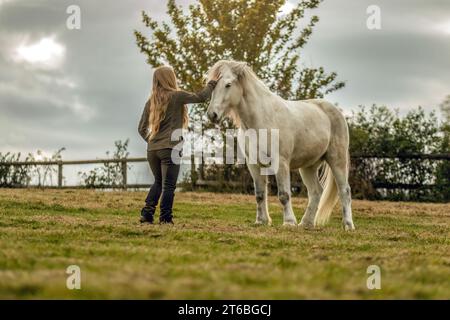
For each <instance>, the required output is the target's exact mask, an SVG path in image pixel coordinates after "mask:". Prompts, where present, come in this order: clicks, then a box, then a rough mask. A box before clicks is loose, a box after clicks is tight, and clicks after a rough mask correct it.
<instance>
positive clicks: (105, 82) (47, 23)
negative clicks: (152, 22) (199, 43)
mask: <svg viewBox="0 0 450 320" xmlns="http://www.w3.org/2000/svg"><path fill="white" fill-rule="evenodd" d="M177 2H178V3H179V4H183V5H184V6H185V7H186V5H187V4H189V3H191V2H192V1H187V0H184V1H177ZM165 3H166V1H159V0H158V1H139V0H133V1H114V2H113V1H106V0H101V1H88V0H83V1H72V0H67V1H66V0H64V1H49V0H35V1H25V0H12V1H10V2H6V3H3V4H2V5H1V6H0V110H1V113H0V135H1V136H2V140H0V151H2V152H3V151H7V150H13V149H14V150H23V151H32V150H36V149H38V148H41V149H46V150H48V151H52V150H56V149H58V148H59V147H62V146H65V147H67V148H68V150H67V152H65V156H66V157H67V158H82V157H87V158H92V157H97V156H102V155H103V154H104V151H105V150H106V149H111V148H112V146H113V141H114V140H117V139H123V138H127V137H129V138H131V144H130V150H131V153H132V155H135V156H142V155H144V154H145V146H144V142H143V141H141V139H140V137H139V136H138V135H137V133H136V124H137V121H138V119H139V116H140V113H141V110H142V107H143V104H144V102H145V100H146V99H147V97H148V95H149V90H150V76H151V68H150V67H149V66H148V65H146V64H145V57H144V56H143V55H142V54H140V53H139V51H138V49H137V48H136V46H135V44H134V37H133V34H132V32H133V30H134V29H140V30H145V28H144V27H143V25H142V23H141V20H140V12H141V10H146V11H147V12H149V13H150V15H151V16H152V17H155V18H157V19H158V20H163V19H165V12H166V7H165ZM377 3H378V4H379V5H380V7H381V9H382V22H383V29H382V30H381V31H373V32H372V31H368V30H367V29H366V27H365V23H366V18H367V15H366V12H365V11H366V8H367V6H368V5H369V4H372V1H367V0H346V1H333V0H326V1H324V2H323V3H322V5H321V7H320V9H318V10H316V11H315V12H314V13H316V14H318V15H319V17H320V18H321V21H320V23H319V25H318V26H317V28H316V29H315V31H314V33H313V35H312V38H311V40H310V42H309V43H308V45H307V47H306V49H305V52H304V54H303V60H302V63H303V64H304V65H305V66H322V65H323V66H325V67H326V69H327V70H328V71H337V72H338V74H339V79H342V80H346V81H347V87H346V88H345V89H343V90H341V91H339V92H336V93H333V94H330V95H329V97H327V98H329V99H330V100H332V101H335V102H338V103H339V104H340V105H341V106H343V107H345V108H346V109H347V110H349V109H350V108H354V107H355V106H357V105H359V104H366V105H368V104H372V103H379V104H382V103H383V104H387V105H390V106H393V107H400V108H401V109H402V110H406V109H408V108H411V107H415V106H416V105H418V104H422V105H425V106H426V107H427V108H431V107H434V106H436V105H437V103H438V102H439V101H440V100H442V99H443V98H444V96H445V94H448V93H450V92H446V86H445V84H447V83H449V81H450V78H449V73H448V72H446V70H449V69H450V68H449V67H450V65H449V61H448V59H446V58H447V57H448V56H449V53H450V44H449V40H450V36H446V35H444V34H440V33H438V32H436V31H435V30H431V29H432V28H431V26H433V25H435V24H437V23H439V22H441V21H445V19H450V14H449V13H450V3H449V2H448V1H418V0H413V1H410V0H408V1H406V0H397V1H392V0H390V1H387V0H379V1H377ZM72 4H78V5H79V6H80V7H81V14H82V29H81V30H79V31H71V30H68V29H66V27H65V23H66V18H67V14H66V12H65V11H66V8H67V6H69V5H72ZM48 36H55V39H56V40H57V41H58V42H60V43H62V44H63V45H64V46H65V48H66V56H65V60H64V62H63V64H62V65H61V66H60V68H58V69H56V70H31V69H27V68H26V67H24V65H21V64H16V63H14V62H12V61H11V60H8V58H7V57H9V56H10V53H11V50H12V49H13V47H14V45H17V43H18V42H19V41H20V40H22V39H26V38H27V39H28V41H29V42H35V41H38V40H39V39H41V38H42V37H48ZM70 83H74V84H76V86H75V87H72V86H70V85H68V84H70ZM449 91H450V90H449ZM441 96H442V97H441ZM77 102H78V103H79V104H80V105H85V106H86V108H89V110H90V112H92V115H91V116H90V117H83V115H82V114H80V112H82V110H81V111H80V110H77V108H76V103H77Z"/></svg>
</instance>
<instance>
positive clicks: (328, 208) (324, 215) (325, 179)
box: [314, 162, 338, 226]
mask: <svg viewBox="0 0 450 320" xmlns="http://www.w3.org/2000/svg"><path fill="white" fill-rule="evenodd" d="M322 172H323V173H322V176H321V177H320V184H321V185H322V187H323V188H324V190H323V193H322V196H321V197H320V202H319V207H318V209H317V214H316V218H315V220H314V225H315V226H323V225H325V224H326V223H327V222H328V220H329V219H330V216H331V213H332V212H333V208H334V206H335V205H336V202H337V200H338V189H337V186H336V182H335V181H334V175H333V172H332V171H331V168H330V166H329V165H328V164H327V163H326V162H324V164H323V171H322Z"/></svg>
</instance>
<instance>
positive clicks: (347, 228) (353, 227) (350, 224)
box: [342, 221, 355, 231]
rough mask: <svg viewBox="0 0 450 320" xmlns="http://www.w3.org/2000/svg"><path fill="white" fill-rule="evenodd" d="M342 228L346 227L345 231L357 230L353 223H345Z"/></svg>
mask: <svg viewBox="0 0 450 320" xmlns="http://www.w3.org/2000/svg"><path fill="white" fill-rule="evenodd" d="M342 226H343V227H344V230H345V231H352V230H355V225H354V224H353V221H343V222H342Z"/></svg>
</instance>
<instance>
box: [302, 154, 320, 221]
mask: <svg viewBox="0 0 450 320" xmlns="http://www.w3.org/2000/svg"><path fill="white" fill-rule="evenodd" d="M320 164H321V162H318V163H317V164H315V165H313V166H311V167H308V168H301V169H300V175H301V176H302V181H303V183H304V184H305V186H306V189H308V206H307V207H306V211H305V214H304V215H303V218H302V221H301V222H300V226H302V227H303V228H305V229H313V228H314V219H315V217H316V213H317V208H318V206H319V202H320V197H321V196H322V192H323V188H322V186H321V185H320V182H319V177H318V168H319V166H320Z"/></svg>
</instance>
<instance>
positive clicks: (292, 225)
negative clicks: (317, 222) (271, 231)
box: [283, 221, 297, 227]
mask: <svg viewBox="0 0 450 320" xmlns="http://www.w3.org/2000/svg"><path fill="white" fill-rule="evenodd" d="M296 226H297V222H296V221H286V222H283V227H296Z"/></svg>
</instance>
